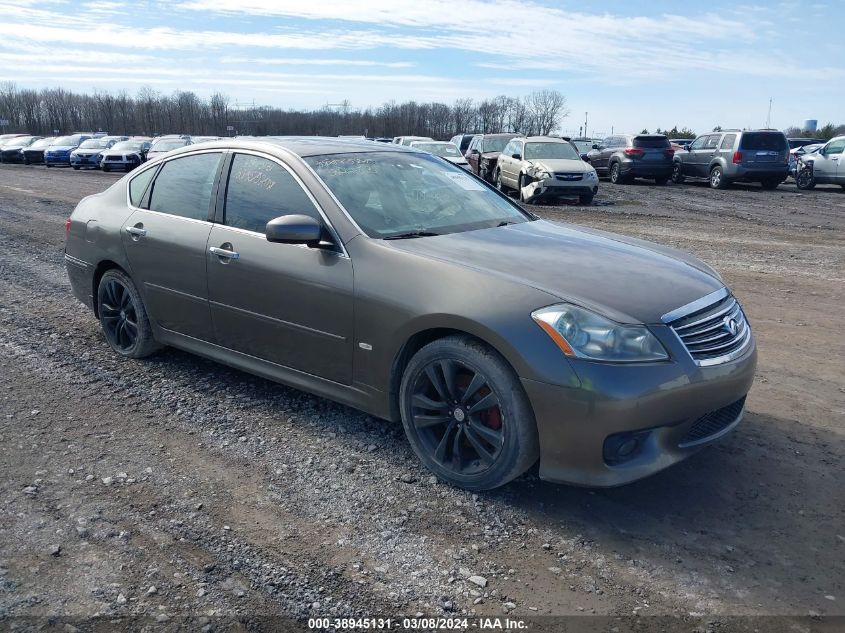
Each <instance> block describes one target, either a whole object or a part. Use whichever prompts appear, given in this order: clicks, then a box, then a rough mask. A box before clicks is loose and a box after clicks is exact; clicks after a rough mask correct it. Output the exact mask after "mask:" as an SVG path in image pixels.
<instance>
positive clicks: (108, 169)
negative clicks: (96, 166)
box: [101, 165, 111, 171]
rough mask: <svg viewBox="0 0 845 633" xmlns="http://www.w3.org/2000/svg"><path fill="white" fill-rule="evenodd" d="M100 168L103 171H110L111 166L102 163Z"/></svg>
mask: <svg viewBox="0 0 845 633" xmlns="http://www.w3.org/2000/svg"><path fill="white" fill-rule="evenodd" d="M101 169H102V170H103V171H111V167H106V166H105V165H103V166H102V167H101Z"/></svg>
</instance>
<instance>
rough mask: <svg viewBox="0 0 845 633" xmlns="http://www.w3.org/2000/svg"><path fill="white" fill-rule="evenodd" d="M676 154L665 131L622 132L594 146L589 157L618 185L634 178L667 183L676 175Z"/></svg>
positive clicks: (595, 165)
mask: <svg viewBox="0 0 845 633" xmlns="http://www.w3.org/2000/svg"><path fill="white" fill-rule="evenodd" d="M674 153H675V151H674V150H673V149H672V147H671V146H670V145H669V139H668V138H666V137H665V136H663V135H662V134H618V135H616V136H608V137H607V138H606V139H604V140H603V141H602V142H601V143H599V144H598V145H593V149H592V150H591V151H590V152H589V153H588V154H587V160H588V161H589V162H590V164H591V165H592V166H593V167H595V169H596V172H597V173H598V174H599V175H600V176H610V182H612V183H614V184H617V185H618V184H622V183H629V182H631V181H632V180H633V179H634V178H651V179H652V180H654V182H655V183H657V184H658V185H665V184H666V182H667V181H668V180H669V178H670V177H671V175H672V156H673V155H674Z"/></svg>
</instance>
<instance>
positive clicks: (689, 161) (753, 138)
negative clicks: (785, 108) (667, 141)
mask: <svg viewBox="0 0 845 633" xmlns="http://www.w3.org/2000/svg"><path fill="white" fill-rule="evenodd" d="M788 173H789V143H788V142H787V140H786V136H784V134H783V132H779V131H778V130H723V131H721V132H711V133H710V134H702V135H701V136H699V137H698V138H696V139H695V140H694V141H693V142H692V144H690V145H689V146H688V147H687V148H686V149H685V150H682V151H679V152H677V153H676V154H675V159H674V167H673V170H672V180H673V181H674V182H676V183H681V182H683V181H684V179H686V178H707V179H708V180H709V181H710V186H711V187H713V188H714V189H725V188H726V187H728V186H730V184H731V183H732V182H738V181H741V182H759V183H760V185H762V187H763V188H764V189H774V188H775V187H777V186H778V185H779V184H780V183H782V182H783V181H784V180H786V176H787V174H788Z"/></svg>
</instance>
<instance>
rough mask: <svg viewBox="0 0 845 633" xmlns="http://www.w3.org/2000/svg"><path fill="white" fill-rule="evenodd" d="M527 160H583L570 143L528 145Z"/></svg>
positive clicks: (526, 148)
mask: <svg viewBox="0 0 845 633" xmlns="http://www.w3.org/2000/svg"><path fill="white" fill-rule="evenodd" d="M523 158H525V160H539V159H543V158H552V159H553V158H558V159H570V160H581V157H580V156H579V155H578V152H577V151H575V148H574V147H572V145H570V144H569V143H563V142H561V143H526V144H525V156H524V157H523Z"/></svg>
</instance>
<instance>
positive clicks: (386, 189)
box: [306, 152, 529, 238]
mask: <svg viewBox="0 0 845 633" xmlns="http://www.w3.org/2000/svg"><path fill="white" fill-rule="evenodd" d="M306 161H307V162H308V163H309V164H310V165H311V167H312V168H313V169H314V170H315V171H316V172H317V174H318V175H319V176H320V178H321V179H322V180H323V182H324V183H325V184H326V186H327V187H328V188H329V189H330V190H331V191H332V193H334V195H335V196H336V197H337V199H338V200H339V201H340V202H341V204H342V205H343V206H344V207H345V208H346V210H347V211H348V212H349V214H350V215H351V216H352V218H353V219H354V220H355V222H356V223H357V224H358V225H359V226H360V227H361V228H362V229H363V230H364V232H365V233H366V234H367V235H369V236H370V237H377V238H395V237H400V236H404V235H408V234H410V236H414V235H415V234H420V233H423V234H432V233H434V234H442V233H459V232H463V231H472V230H475V229H483V228H490V227H494V226H499V225H501V224H503V223H508V224H511V223H520V222H527V221H529V218H528V216H526V215H525V213H524V212H522V211H521V210H520V209H519V207H517V206H516V205H515V204H513V203H511V202H509V201H508V200H507V199H506V198H504V197H502V196H501V195H499V194H498V193H496V192H495V191H494V190H492V189H490V188H489V187H487V186H485V185H484V184H482V183H481V182H479V181H478V180H476V179H475V178H473V177H472V176H470V175H468V174H467V173H466V172H465V171H464V170H463V169H461V168H460V167H456V166H454V165H451V164H449V163H447V162H445V161H441V160H438V159H437V158H435V157H433V156H429V155H426V154H411V153H404V152H403V153H400V152H362V153H354V154H337V155H327V156H311V157H308V158H306Z"/></svg>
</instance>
